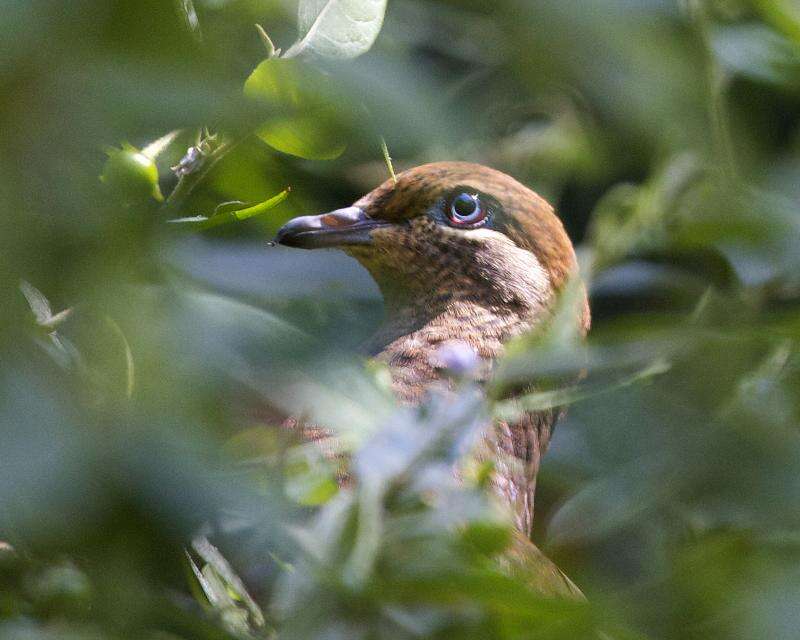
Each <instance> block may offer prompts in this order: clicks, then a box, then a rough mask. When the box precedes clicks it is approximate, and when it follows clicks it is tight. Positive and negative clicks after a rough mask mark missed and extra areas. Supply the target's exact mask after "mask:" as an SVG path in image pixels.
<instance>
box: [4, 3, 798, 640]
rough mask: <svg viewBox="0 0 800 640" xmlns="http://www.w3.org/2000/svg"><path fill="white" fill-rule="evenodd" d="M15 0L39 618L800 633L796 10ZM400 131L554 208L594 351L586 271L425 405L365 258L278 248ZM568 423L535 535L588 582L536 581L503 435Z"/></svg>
mask: <svg viewBox="0 0 800 640" xmlns="http://www.w3.org/2000/svg"><path fill="white" fill-rule="evenodd" d="M4 9H5V10H4V12H3V14H2V17H1V18H0V21H3V24H4V26H6V27H7V28H6V29H4V34H5V35H4V37H3V38H2V40H0V83H2V87H3V89H4V90H3V92H2V96H3V97H2V98H0V143H2V149H3V153H2V154H0V209H1V210H2V212H3V215H2V216H0V295H2V303H3V306H4V313H3V314H2V316H1V317H0V322H1V323H2V329H3V330H2V331H0V363H2V366H1V367H0V421H1V424H2V428H0V637H2V638H13V639H16V638H20V639H22V638H25V639H37V640H38V639H43V640H44V639H49V638H68V639H73V638H74V639H80V640H83V639H89V638H91V639H94V638H153V639H161V640H163V639H168V638H202V639H206V638H207V639H212V638H214V639H216V638H220V639H222V638H248V637H258V638H273V637H280V638H331V639H334V638H364V639H367V638H482V639H483V638H504V639H515V638H520V639H521V638H553V639H557V638H570V639H572V638H583V637H587V638H597V637H613V638H620V639H623V638H686V639H693V638H707V637H719V638H731V639H736V640H750V639H753V640H755V639H757V638H769V639H770V640H781V639H783V638H786V639H788V638H794V637H795V636H796V629H797V628H799V627H800V616H799V614H798V612H797V607H796V605H795V603H796V601H797V599H798V598H799V597H800V572H799V571H798V566H800V565H798V560H800V557H799V556H800V515H799V514H800V512H798V508H797V505H798V503H800V483H798V478H800V466H799V465H800V434H799V433H798V418H799V417H800V384H798V383H800V357H799V356H798V344H800V279H799V278H798V273H800V217H799V216H800V187H798V185H800V14H798V11H797V9H796V5H795V3H793V2H792V0H683V1H682V2H677V1H672V0H639V1H630V0H591V1H589V2H583V3H570V2H559V1H557V0H541V1H536V2H526V1H523V0H497V1H495V2H491V3H486V2H473V1H471V0H435V1H434V0H425V1H423V0H392V1H391V2H389V3H388V6H387V3H386V2H380V1H375V0H326V1H324V2H323V1H320V0H300V2H299V3H283V2H279V1H278V0H176V2H174V3H164V2H156V1H155V0H143V1H140V2H135V3H134V2H126V1H125V0H102V1H101V0H83V1H82V2H78V3H72V4H71V5H70V10H69V11H65V9H64V7H63V6H62V3H57V2H52V1H49V0H36V1H34V2H12V3H9V4H8V6H5V7H4ZM253 25H260V26H259V27H258V30H257V29H254V26H253ZM276 43H277V45H280V46H278V47H276ZM282 50H284V51H285V53H282ZM128 141H129V142H128ZM134 145H135V146H134ZM104 149H109V152H108V155H107V156H105V155H104V154H103V150H104ZM390 150H391V152H392V155H393V156H394V158H395V163H396V168H397V170H398V171H399V170H401V169H402V168H405V167H408V166H413V165H416V164H419V163H422V162H425V161H428V160H433V159H465V160H471V161H476V162H482V163H485V164H489V165H492V166H495V167H497V168H499V169H502V170H505V171H507V172H509V173H511V174H513V175H515V176H517V177H518V178H520V179H521V180H523V181H524V182H526V183H527V184H529V185H531V186H532V187H533V188H535V189H536V190H537V191H538V192H540V193H541V194H542V195H544V196H546V197H547V198H548V199H550V200H551V201H552V202H554V203H555V204H556V205H557V208H558V210H559V213H560V215H561V217H562V219H563V220H564V222H565V225H566V226H567V228H568V230H569V231H570V233H571V235H572V237H573V238H574V239H575V240H576V242H577V243H578V244H579V247H580V257H581V261H582V268H583V274H584V277H585V279H586V281H587V283H588V285H589V288H590V293H591V298H592V308H593V317H594V320H593V329H592V332H591V334H590V338H589V340H588V341H587V342H585V343H581V342H579V341H577V340H576V339H575V336H574V335H570V334H569V332H566V331H564V327H565V326H566V324H565V323H563V322H559V317H561V316H560V313H561V312H562V310H563V312H564V313H566V312H568V309H569V305H570V296H571V293H574V291H572V290H570V289H568V290H567V292H566V293H565V295H564V300H563V301H562V304H563V307H562V309H559V310H557V312H556V313H555V314H554V317H553V319H552V321H551V322H550V323H549V324H548V325H547V326H546V327H544V328H542V330H541V331H539V332H538V333H537V334H536V335H532V336H526V337H524V338H523V339H520V340H519V341H517V342H516V343H515V344H513V345H511V346H510V348H509V350H508V354H507V357H506V358H505V359H504V360H503V362H501V363H498V367H497V375H496V377H495V380H494V382H493V383H492V385H491V386H490V387H489V388H488V389H485V390H482V391H483V392H481V391H480V390H478V389H476V388H475V387H474V386H473V385H472V384H470V383H469V382H468V381H462V382H461V383H460V385H459V386H458V393H456V394H455V395H454V396H446V397H445V396H439V395H434V396H433V397H432V399H431V400H430V402H428V403H427V404H425V405H424V406H422V407H419V408H417V409H409V408H402V407H398V406H397V405H396V404H395V402H394V400H393V399H392V397H391V394H390V393H389V392H388V390H387V385H386V380H385V378H386V372H385V371H382V370H381V369H380V368H377V367H375V366H373V365H370V366H365V364H364V362H363V359H362V357H361V356H360V355H359V352H358V345H359V344H360V343H361V342H362V341H363V339H364V338H366V337H367V336H368V335H369V333H370V331H371V330H372V329H373V328H374V326H375V324H376V322H377V321H378V319H379V317H380V314H381V310H380V300H379V299H378V298H377V296H376V294H375V290H374V287H373V285H371V283H370V282H369V280H368V278H367V277H366V276H365V274H364V273H363V272H362V271H361V270H360V269H359V268H358V267H357V265H355V264H354V263H353V262H351V261H349V260H347V259H345V258H343V257H342V256H340V255H337V254H336V253H328V254H326V253H321V254H317V253H314V254H311V255H310V254H308V253H304V252H294V251H291V250H285V249H281V248H278V247H273V248H269V247H267V246H266V245H267V241H268V240H269V239H270V238H271V237H272V236H273V234H274V232H275V230H276V229H277V228H278V227H279V226H280V225H281V224H282V223H283V222H284V221H285V220H287V219H288V218H289V217H291V216H293V215H298V214H302V213H311V212H315V211H325V210H330V209H334V208H338V207H341V206H346V205H348V204H349V203H351V202H352V201H354V200H355V199H356V198H357V197H359V196H360V195H362V194H363V193H364V192H366V191H367V190H369V189H371V188H372V187H374V186H375V185H376V184H378V183H379V182H381V181H383V180H385V179H386V178H387V176H388V174H387V166H386V164H387V163H388V164H389V169H391V161H390V160H389V151H390ZM162 194H163V196H162ZM162 199H163V202H162ZM532 377H535V378H536V379H537V380H538V381H539V382H540V383H541V384H540V385H539V387H540V390H539V391H537V392H536V393H533V394H530V395H527V396H525V397H523V398H520V399H519V400H518V401H514V402H511V401H509V400H508V398H507V394H506V393H505V391H506V390H507V389H509V388H518V387H519V382H520V381H525V380H530V379H531V378H532ZM575 380H580V381H579V382H577V383H575V382H574V381H575ZM564 381H571V382H568V383H565V382H564ZM562 405H568V406H569V411H568V414H567V417H566V418H565V419H564V420H563V421H562V422H561V423H559V427H558V429H557V431H556V435H555V439H554V443H553V445H552V447H551V450H550V452H548V455H547V457H546V458H545V462H544V465H543V470H542V474H541V476H540V483H539V484H540V486H539V489H538V493H537V519H536V523H535V526H536V530H535V532H534V540H535V541H536V542H537V544H539V546H541V547H542V548H543V549H544V550H545V551H546V552H547V554H548V555H549V556H550V557H552V558H553V560H554V561H555V562H556V563H557V564H558V566H559V567H561V568H562V569H563V570H564V572H565V573H566V574H567V575H568V576H569V577H570V578H571V579H572V580H573V581H574V582H575V583H576V584H577V585H579V586H580V588H581V590H582V591H583V592H584V593H585V594H586V596H587V599H586V601H568V600H562V599H558V598H553V597H548V596H546V595H543V594H542V592H541V591H535V590H532V589H531V588H530V581H529V580H526V577H525V576H524V575H518V574H515V573H513V572H509V571H507V570H506V567H505V566H504V563H503V557H504V554H505V552H507V551H508V549H509V548H510V546H511V545H513V544H514V542H513V540H514V538H513V536H512V535H511V530H510V528H509V524H508V522H507V518H506V515H505V514H504V513H503V512H502V511H500V510H498V509H497V506H496V505H494V504H493V503H492V502H491V501H490V500H489V499H487V496H486V493H485V491H484V484H485V482H486V477H487V473H488V472H489V469H488V468H487V467H485V466H481V465H475V464H472V463H470V462H469V459H468V458H465V456H464V453H465V451H468V450H469V449H470V447H471V445H472V443H473V442H474V439H475V437H476V430H477V428H478V426H479V425H480V424H481V422H482V420H483V419H485V417H486V416H489V415H502V416H509V415H513V414H514V412H516V411H518V410H519V408H520V406H527V407H535V408H546V407H553V406H562ZM283 415H305V416H308V417H309V418H310V419H311V420H317V421H318V422H320V423H321V424H324V425H325V426H326V427H328V428H329V429H331V431H332V433H333V437H331V438H330V440H328V441H327V442H326V450H327V452H328V454H329V455H323V454H322V453H321V452H320V450H319V449H318V448H317V447H309V446H308V445H303V444H301V443H299V442H297V441H296V440H294V439H293V438H292V437H291V435H290V433H289V432H288V431H287V430H286V429H284V428H282V427H280V426H278V425H279V423H280V418H279V416H283ZM345 454H346V455H348V456H350V457H351V458H352V463H351V473H352V482H350V483H347V484H346V485H345V486H344V487H343V488H339V483H338V482H337V480H338V479H339V475H340V474H341V471H342V469H341V463H342V457H343V456H344V455H345ZM454 466H457V467H458V468H459V469H460V471H461V473H460V476H461V480H460V481H456V480H455V478H454V475H453V473H452V470H453V468H454Z"/></svg>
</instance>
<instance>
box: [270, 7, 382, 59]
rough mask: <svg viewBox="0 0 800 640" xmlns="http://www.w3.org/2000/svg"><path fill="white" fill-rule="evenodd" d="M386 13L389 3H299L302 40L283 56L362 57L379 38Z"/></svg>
mask: <svg viewBox="0 0 800 640" xmlns="http://www.w3.org/2000/svg"><path fill="white" fill-rule="evenodd" d="M385 12H386V0H300V6H299V10H298V26H299V28H300V33H301V38H300V40H298V41H297V42H296V43H295V44H293V45H292V46H291V47H290V48H289V50H288V51H287V52H286V53H285V54H284V55H285V56H286V57H289V58H290V57H295V56H319V57H324V58H355V57H357V56H360V55H361V54H363V53H366V52H367V51H369V49H370V47H372V44H373V43H374V42H375V39H376V38H377V37H378V34H379V33H380V30H381V26H382V25H383V16H384V13H385Z"/></svg>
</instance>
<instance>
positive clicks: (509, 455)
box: [277, 162, 589, 536]
mask: <svg viewBox="0 0 800 640" xmlns="http://www.w3.org/2000/svg"><path fill="white" fill-rule="evenodd" d="M473 207H474V211H473ZM462 214H465V215H462ZM277 241H278V242H280V243H282V244H286V245H289V246H296V247H303V248H316V247H339V248H341V249H343V250H344V251H345V252H347V253H348V254H350V255H352V256H353V257H355V258H356V259H357V260H358V261H359V262H360V263H361V264H362V265H363V266H364V267H366V269H367V270H368V271H369V272H370V274H371V275H372V277H373V278H374V279H375V281H376V283H377V284H378V286H379V288H380V290H381V293H382V295H383V297H384V303H385V308H386V312H385V319H384V323H383V325H382V326H381V327H380V329H379V330H378V332H377V333H376V335H375V336H374V337H373V339H372V340H371V342H370V345H369V350H370V353H371V355H373V356H374V357H376V358H377V359H379V360H381V361H383V362H385V363H386V364H387V365H388V366H389V368H390V371H391V374H392V381H393V387H394V390H395V391H396V393H397V395H398V397H399V398H400V399H401V400H403V401H405V402H409V403H417V402H419V401H420V400H421V399H422V398H423V397H424V394H425V392H426V390H427V389H428V388H429V387H430V386H431V385H432V384H434V383H436V382H437V381H439V380H440V379H441V378H442V369H441V366H440V365H441V363H440V362H439V361H438V359H437V353H438V352H439V350H440V348H441V347H442V346H443V345H444V344H446V343H451V342H453V341H458V342H460V343H463V344H466V345H469V346H470V347H472V349H474V351H475V352H476V353H477V354H478V355H479V356H480V358H481V359H482V361H483V362H484V363H486V366H484V367H483V368H482V370H481V371H482V374H481V375H483V376H484V377H485V376H487V375H489V373H490V370H491V362H492V361H494V360H495V359H496V358H497V357H498V356H500V355H501V354H502V352H503V349H504V345H505V343H506V342H508V340H510V339H511V338H514V337H516V336H518V335H520V334H522V333H525V332H527V331H529V330H531V329H532V328H533V327H535V326H536V325H537V323H539V322H541V321H542V320H543V319H545V318H546V317H547V316H548V314H549V313H550V311H551V309H552V307H553V304H554V302H555V300H556V297H557V295H558V293H559V291H560V290H562V289H563V287H564V286H565V284H566V283H567V281H568V279H569V278H570V277H571V276H573V275H575V274H576V272H577V262H576V258H575V252H574V250H573V247H572V243H571V242H570V240H569V237H568V236H567V234H566V232H565V230H564V227H563V225H562V224H561V221H560V220H559V219H558V217H557V216H556V215H555V213H554V211H553V208H552V207H551V206H550V205H549V204H548V203H547V202H546V201H545V200H544V199H542V198H541V197H539V196H538V195H537V194H536V193H534V192H533V191H531V190H530V189H528V188H527V187H525V186H524V185H522V184H520V183H519V182H517V181H516V180H514V179H513V178H511V177H510V176H507V175H505V174H503V173H501V172H499V171H495V170H493V169H490V168H487V167H484V166H480V165H475V164H470V163H463V162H439V163H434V164H427V165H423V166H420V167H417V168H414V169H411V170H409V171H406V172H404V173H402V174H400V175H399V176H397V180H396V182H395V181H394V180H388V181H387V182H385V183H384V184H382V185H380V186H379V187H377V188H376V189H375V190H373V191H372V192H371V193H369V194H367V195H366V196H364V197H363V198H361V199H360V200H358V201H357V202H356V203H355V204H354V205H353V206H352V207H348V208H347V209H340V210H338V211H334V212H331V213H329V214H323V215H321V216H305V217H302V218H296V219H294V220H292V221H290V222H289V223H287V224H286V225H285V226H284V227H283V228H282V229H281V230H280V231H279V233H278V237H277ZM574 321H575V323H576V327H577V328H578V329H579V331H580V332H581V333H585V332H586V331H587V330H588V327H589V309H588V303H587V302H586V299H585V296H584V299H583V301H582V305H581V308H580V309H579V310H578V311H577V312H576V314H575V320H574ZM534 385H535V381H531V386H534ZM556 419H557V413H556V412H553V411H547V412H538V413H530V414H527V415H525V416H524V417H523V418H521V419H520V420H518V421H517V422H515V423H505V422H502V423H499V424H496V425H494V428H493V429H488V430H487V437H486V444H487V446H486V447H485V449H486V451H485V452H484V454H483V455H490V456H493V457H494V458H495V460H493V462H495V464H496V471H495V474H494V476H495V477H494V486H495V488H496V490H497V493H498V494H499V495H501V496H502V497H503V498H504V499H505V500H506V501H507V502H508V504H509V505H510V506H511V509H512V512H513V514H514V518H515V523H516V526H517V528H518V529H519V530H520V532H521V533H522V534H523V535H524V536H527V535H529V533H530V529H531V523H532V519H533V494H534V489H535V483H536V474H537V472H538V469H539V462H540V459H541V456H542V454H543V453H544V451H545V450H546V449H547V446H548V443H549V440H550V435H551V432H552V429H553V425H554V423H555V420H556Z"/></svg>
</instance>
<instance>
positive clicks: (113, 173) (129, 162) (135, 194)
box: [100, 144, 164, 204]
mask: <svg viewBox="0 0 800 640" xmlns="http://www.w3.org/2000/svg"><path fill="white" fill-rule="evenodd" d="M106 153H107V154H108V160H107V161H106V164H105V167H103V173H102V174H101V175H100V182H102V183H103V184H105V185H106V186H107V187H108V188H109V189H111V190H112V191H113V192H114V195H115V196H117V197H119V198H120V199H121V200H122V202H123V204H137V203H140V202H143V201H145V200H148V199H149V198H155V199H156V200H158V201H159V202H162V201H163V200H164V196H163V195H161V189H160V188H159V186H158V168H157V167H156V163H155V162H154V161H153V159H152V158H151V157H148V156H147V155H145V154H144V153H143V152H142V151H139V150H138V149H136V148H135V147H132V146H130V145H128V144H123V145H122V148H121V149H109V150H108V151H107V152H106Z"/></svg>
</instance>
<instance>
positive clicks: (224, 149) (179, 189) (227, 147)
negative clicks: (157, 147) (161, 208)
mask: <svg viewBox="0 0 800 640" xmlns="http://www.w3.org/2000/svg"><path fill="white" fill-rule="evenodd" d="M240 142H241V139H240V140H236V141H234V142H223V143H222V144H220V146H219V147H217V148H216V149H215V150H214V151H213V152H212V153H211V154H209V156H208V157H207V158H206V160H205V162H204V163H203V165H202V166H201V167H200V169H199V170H198V171H195V172H194V173H190V174H188V175H185V176H181V179H180V180H178V184H177V185H175V188H174V189H173V190H172V193H170V194H169V196H167V202H166V204H167V205H168V206H170V207H173V208H178V207H179V206H180V205H181V204H182V203H183V201H184V200H186V198H187V197H189V194H191V192H192V191H194V189H195V187H197V185H198V184H200V183H201V182H202V181H203V179H204V178H205V177H206V176H207V175H208V173H209V171H211V169H213V168H214V166H215V165H216V164H217V162H219V161H220V160H222V158H223V157H225V156H226V155H227V154H228V152H230V151H231V150H232V149H233V148H234V147H236V145H238V144H239V143H240Z"/></svg>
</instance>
